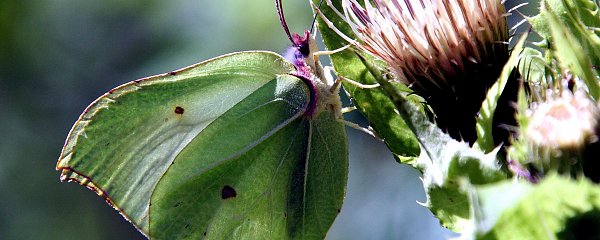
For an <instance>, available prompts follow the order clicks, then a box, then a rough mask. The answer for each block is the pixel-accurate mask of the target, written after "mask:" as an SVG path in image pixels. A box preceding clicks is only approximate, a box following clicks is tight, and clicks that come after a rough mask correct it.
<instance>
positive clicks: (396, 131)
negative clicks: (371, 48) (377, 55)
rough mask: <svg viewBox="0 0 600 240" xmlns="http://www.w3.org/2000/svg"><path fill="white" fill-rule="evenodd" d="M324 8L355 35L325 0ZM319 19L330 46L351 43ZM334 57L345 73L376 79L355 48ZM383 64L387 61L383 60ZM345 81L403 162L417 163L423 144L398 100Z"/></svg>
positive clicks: (360, 79)
mask: <svg viewBox="0 0 600 240" xmlns="http://www.w3.org/2000/svg"><path fill="white" fill-rule="evenodd" d="M313 2H314V3H315V4H319V2H320V0H313ZM332 2H333V3H334V5H335V6H336V8H337V9H342V8H341V1H340V0H337V1H336V0H334V1H332ZM320 9H321V11H322V12H323V14H324V15H325V16H326V17H327V18H328V19H329V20H330V21H332V22H333V23H334V25H335V26H336V27H337V28H338V29H339V30H340V31H342V32H343V33H344V34H346V35H347V36H349V37H354V34H353V33H352V30H351V29H350V27H349V26H348V24H347V23H346V22H345V21H344V20H343V19H342V18H340V17H339V16H338V15H337V14H335V12H334V11H333V9H332V8H330V7H329V6H327V5H326V4H325V3H324V4H323V5H322V6H321V8H320ZM318 22H319V31H320V32H321V36H322V37H323V41H324V42H325V46H326V47H327V49H330V50H333V49H338V48H340V47H343V46H345V45H347V44H348V42H346V41H344V40H343V39H342V38H341V37H340V36H339V35H338V34H336V33H335V32H334V31H333V30H332V29H331V28H329V27H328V26H327V24H326V23H325V22H324V21H323V19H320V18H319V21H318ZM330 57H331V61H332V63H333V67H334V68H335V70H336V71H337V72H338V73H339V74H340V75H341V76H344V77H346V78H349V79H352V80H355V81H358V82H360V83H363V84H373V83H376V81H375V79H374V78H373V77H372V76H371V75H370V74H369V72H368V70H367V69H366V68H365V66H364V65H363V64H362V62H361V61H360V59H358V58H357V57H356V55H355V54H354V53H353V52H352V51H351V50H345V51H342V52H339V53H336V54H333V55H331V56H330ZM370 59H372V58H370ZM380 64H383V63H381V62H380ZM343 85H344V89H345V90H346V91H347V92H348V93H349V95H350V97H351V98H352V101H353V103H354V104H355V105H356V107H357V109H358V110H359V111H360V112H361V113H362V114H363V115H364V116H365V117H366V118H367V119H368V120H369V125H370V126H371V127H372V128H373V130H374V131H375V133H376V134H377V135H378V137H380V138H381V139H383V140H384V141H385V143H386V145H387V146H388V148H389V149H390V150H391V151H392V153H394V155H395V156H396V158H397V159H398V160H400V161H401V162H403V163H409V164H411V165H413V164H414V159H415V157H416V156H418V154H419V145H418V143H417V141H416V139H415V137H414V135H413V134H412V132H411V131H410V129H408V127H407V125H406V123H405V122H404V121H403V120H402V118H401V117H400V116H399V115H398V114H397V113H396V112H395V111H394V104H393V103H392V102H391V101H390V100H389V98H388V97H387V96H386V95H385V93H384V92H383V91H382V90H381V89H380V88H372V89H361V88H358V87H356V86H355V85H352V84H349V83H347V82H344V83H343ZM394 86H395V87H396V88H397V89H399V90H401V91H406V92H409V91H410V89H408V88H407V87H406V86H404V85H402V84H400V83H396V84H394ZM410 99H411V101H416V102H419V101H420V99H419V98H418V97H417V96H416V95H414V96H412V97H410Z"/></svg>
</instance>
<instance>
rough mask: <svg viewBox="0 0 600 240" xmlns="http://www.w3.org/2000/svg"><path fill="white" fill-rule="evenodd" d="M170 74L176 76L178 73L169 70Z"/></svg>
mask: <svg viewBox="0 0 600 240" xmlns="http://www.w3.org/2000/svg"><path fill="white" fill-rule="evenodd" d="M169 75H171V76H175V75H177V72H169Z"/></svg>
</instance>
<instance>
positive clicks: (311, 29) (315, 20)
mask: <svg viewBox="0 0 600 240" xmlns="http://www.w3.org/2000/svg"><path fill="white" fill-rule="evenodd" d="M321 4H323V0H321V1H319V6H318V7H317V8H318V9H321ZM317 16H319V15H318V14H317V13H315V17H314V18H313V20H312V23H311V24H310V33H311V34H312V32H313V29H315V23H316V22H317Z"/></svg>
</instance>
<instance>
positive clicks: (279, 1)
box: [275, 0, 294, 43]
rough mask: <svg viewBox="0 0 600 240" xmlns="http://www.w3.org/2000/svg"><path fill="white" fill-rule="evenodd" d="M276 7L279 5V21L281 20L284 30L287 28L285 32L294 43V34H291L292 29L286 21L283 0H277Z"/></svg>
mask: <svg viewBox="0 0 600 240" xmlns="http://www.w3.org/2000/svg"><path fill="white" fill-rule="evenodd" d="M275 7H277V14H278V15H279V22H281V26H282V27H283V30H285V34H287V36H288V38H289V39H290V42H292V43H294V40H293V39H292V34H290V29H289V28H288V25H287V23H286V22H285V16H283V7H282V6H281V0H275Z"/></svg>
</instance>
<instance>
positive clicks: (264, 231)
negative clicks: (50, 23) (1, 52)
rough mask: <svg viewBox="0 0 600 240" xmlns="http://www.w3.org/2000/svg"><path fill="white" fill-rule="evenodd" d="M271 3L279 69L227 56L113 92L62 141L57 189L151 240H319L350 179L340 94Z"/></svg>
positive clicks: (272, 63) (311, 48)
mask: <svg viewBox="0 0 600 240" xmlns="http://www.w3.org/2000/svg"><path fill="white" fill-rule="evenodd" d="M275 2H276V6H277V9H278V13H279V17H280V20H281V23H282V26H283V27H284V29H285V31H286V33H287V35H288V37H289V38H290V40H291V41H292V43H293V45H292V47H290V48H289V49H288V51H286V54H285V55H286V57H287V59H286V58H284V57H282V56H281V55H278V54H276V53H273V52H268V51H247V52H236V53H231V54H227V55H223V56H219V57H216V58H213V59H210V60H206V61H204V62H200V63H198V64H195V65H192V66H189V67H185V68H182V69H180V70H177V71H172V72H169V73H165V74H161V75H156V76H151V77H147V78H143V79H139V80H135V81H132V82H129V83H126V84H123V85H121V86H118V87H116V88H114V89H112V90H110V91H109V92H107V93H106V94H104V95H102V96H101V97H99V98H98V99H96V100H95V101H94V102H92V103H91V104H90V105H89V106H88V107H87V108H86V109H85V110H84V112H83V113H82V114H81V116H80V117H79V119H78V120H77V121H76V122H75V124H74V125H73V127H72V129H71V131H70V132H69V134H68V136H67V139H66V142H65V145H64V147H63V149H62V152H61V155H60V158H59V161H58V163H57V166H56V169H57V170H60V171H62V174H61V180H62V181H75V182H78V183H80V184H81V185H83V186H86V187H87V188H89V189H91V190H93V191H94V192H96V193H97V194H98V195H99V196H101V197H103V198H104V199H105V200H106V202H107V203H108V204H110V205H111V206H112V207H113V208H115V209H116V210H117V211H118V212H119V213H120V214H121V215H123V216H124V217H125V219H127V220H128V221H130V222H131V223H132V224H133V225H134V226H135V227H136V228H137V229H138V230H139V231H140V232H141V233H142V234H144V235H145V236H146V237H148V238H151V239H198V238H216V239H222V238H238V237H244V238H249V239H286V238H311V239H312V238H320V239H322V238H324V237H325V235H326V233H327V230H328V229H329V227H330V226H331V224H332V223H333V221H334V219H335V217H336V216H337V214H338V213H339V211H340V209H341V206H342V201H343V198H344V194H345V187H346V180H347V174H348V144H347V138H346V133H345V129H344V124H343V122H342V121H340V118H341V103H340V99H339V95H338V91H339V89H338V88H339V85H338V84H336V82H335V81H333V80H332V78H331V76H330V75H328V74H327V73H326V71H324V70H323V67H322V66H321V64H320V63H319V61H318V58H317V57H315V56H316V55H315V52H316V44H315V40H314V37H313V36H311V34H310V31H305V32H304V35H303V36H300V35H298V34H290V32H289V29H288V27H287V24H286V23H285V18H284V16H283V9H282V6H281V0H276V1H275Z"/></svg>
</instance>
